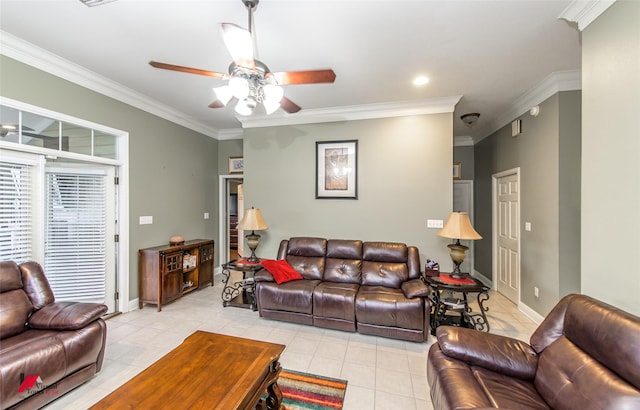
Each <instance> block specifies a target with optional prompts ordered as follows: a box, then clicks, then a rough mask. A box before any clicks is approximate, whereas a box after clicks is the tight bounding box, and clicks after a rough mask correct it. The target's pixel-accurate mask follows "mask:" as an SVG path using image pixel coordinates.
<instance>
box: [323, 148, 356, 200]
mask: <svg viewBox="0 0 640 410" xmlns="http://www.w3.org/2000/svg"><path fill="white" fill-rule="evenodd" d="M316 198H317V199H358V140H350V141H318V142H316Z"/></svg>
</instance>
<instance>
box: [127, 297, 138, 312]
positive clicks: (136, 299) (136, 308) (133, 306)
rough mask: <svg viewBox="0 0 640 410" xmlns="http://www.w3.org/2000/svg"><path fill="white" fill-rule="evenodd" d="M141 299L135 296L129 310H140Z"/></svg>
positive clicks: (130, 302)
mask: <svg viewBox="0 0 640 410" xmlns="http://www.w3.org/2000/svg"><path fill="white" fill-rule="evenodd" d="M139 301H140V299H139V298H135V299H133V300H130V301H129V306H128V310H127V312H131V311H132V310H138V309H139V307H138V306H139V304H138V302H139Z"/></svg>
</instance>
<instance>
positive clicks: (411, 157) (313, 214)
mask: <svg viewBox="0 0 640 410" xmlns="http://www.w3.org/2000/svg"><path fill="white" fill-rule="evenodd" d="M452 135H453V120H452V114H451V113H447V114H434V115H421V116H409V117H397V118H386V119H374V120H359V121H345V122H334V123H323V124H309V125H298V126H281V127H271V128H253V129H247V130H245V134H244V160H245V173H244V174H245V184H244V188H245V191H244V192H245V206H246V207H249V206H255V207H258V208H261V210H262V213H263V215H264V218H265V220H266V222H267V224H268V225H269V229H268V230H266V231H263V232H260V234H261V235H262V241H261V242H260V247H259V248H258V252H257V253H258V255H259V256H261V257H267V258H274V257H275V256H276V252H277V248H278V245H279V243H280V241H281V240H282V239H286V238H289V237H293V236H318V237H325V238H337V239H362V240H367V241H396V242H404V243H406V244H408V245H415V246H417V247H418V249H419V250H420V254H421V261H422V263H424V261H425V257H428V258H431V259H436V260H438V261H440V262H441V266H442V267H443V268H445V269H446V268H449V267H450V266H451V261H450V258H449V253H448V249H447V248H446V245H447V243H448V242H447V240H446V239H443V238H440V237H437V236H436V232H437V230H435V229H427V219H443V220H444V219H446V217H447V215H448V214H449V212H450V211H451V208H452V195H453V184H452V179H451V162H452V158H453V152H452V151H453V147H452V142H453V141H452ZM353 139H355V140H358V199H357V200H347V199H315V149H316V147H315V143H316V141H327V140H353Z"/></svg>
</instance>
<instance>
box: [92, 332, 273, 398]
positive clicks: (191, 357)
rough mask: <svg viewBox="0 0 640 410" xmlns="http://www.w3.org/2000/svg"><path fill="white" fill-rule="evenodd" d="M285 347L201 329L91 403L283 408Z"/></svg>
mask: <svg viewBox="0 0 640 410" xmlns="http://www.w3.org/2000/svg"><path fill="white" fill-rule="evenodd" d="M284 348H285V347H284V346H283V345H278V344H273V343H267V342H260V341H256V340H249V339H242V338H238V337H232V336H225V335H219V334H216V333H209V332H203V331H197V332H195V333H194V334H192V335H191V336H189V337H187V338H186V339H185V341H184V342H183V343H182V344H181V345H180V346H178V347H176V348H175V349H173V350H172V351H171V352H169V353H168V354H167V355H166V356H164V357H162V358H161V359H160V360H158V361H157V362H155V363H154V364H152V365H151V366H150V367H148V368H147V369H146V370H144V371H143V372H142V373H140V374H138V375H137V376H135V377H134V378H133V379H131V380H130V381H128V382H127V383H125V384H124V385H122V386H121V387H120V388H118V389H117V390H115V391H114V392H112V393H111V394H109V395H108V396H107V397H105V398H104V399H102V400H101V401H100V402H98V403H97V404H96V405H94V406H93V407H91V408H92V409H126V408H129V409H160V408H188V409H224V410H229V409H255V408H267V409H279V408H280V404H281V403H282V393H281V392H280V388H279V387H278V384H277V381H278V376H279V375H280V370H281V368H280V363H279V362H278V360H279V358H280V354H281V353H282V352H283V351H284ZM265 391H267V392H268V397H267V399H266V400H263V401H261V400H260V396H261V395H262V394H263V393H264V392H265Z"/></svg>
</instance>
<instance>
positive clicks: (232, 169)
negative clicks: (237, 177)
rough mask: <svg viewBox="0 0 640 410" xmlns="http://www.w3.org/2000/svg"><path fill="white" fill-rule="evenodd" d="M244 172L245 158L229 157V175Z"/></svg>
mask: <svg viewBox="0 0 640 410" xmlns="http://www.w3.org/2000/svg"><path fill="white" fill-rule="evenodd" d="M243 172H244V158H243V157H229V173H230V174H242V173H243Z"/></svg>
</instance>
